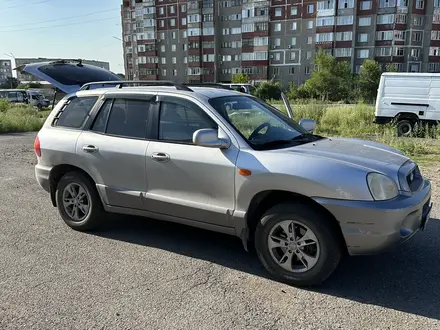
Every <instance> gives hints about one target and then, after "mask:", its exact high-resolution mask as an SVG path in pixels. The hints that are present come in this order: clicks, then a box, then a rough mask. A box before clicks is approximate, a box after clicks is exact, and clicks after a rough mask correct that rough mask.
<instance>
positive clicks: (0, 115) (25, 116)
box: [0, 100, 44, 133]
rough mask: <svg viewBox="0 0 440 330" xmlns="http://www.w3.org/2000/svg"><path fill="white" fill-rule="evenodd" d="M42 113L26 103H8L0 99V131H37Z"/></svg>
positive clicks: (41, 119)
mask: <svg viewBox="0 0 440 330" xmlns="http://www.w3.org/2000/svg"><path fill="white" fill-rule="evenodd" d="M43 119H44V115H42V114H39V113H38V112H37V111H36V110H35V109H33V108H32V107H30V106H27V105H10V104H8V103H7V102H5V101H3V100H1V101H0V133H15V132H30V131H38V130H39V129H40V128H41V126H42V125H43Z"/></svg>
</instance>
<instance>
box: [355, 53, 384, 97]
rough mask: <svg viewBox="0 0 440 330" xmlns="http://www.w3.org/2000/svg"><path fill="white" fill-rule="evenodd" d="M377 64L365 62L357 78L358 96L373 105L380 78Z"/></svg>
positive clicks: (372, 61) (371, 61)
mask: <svg viewBox="0 0 440 330" xmlns="http://www.w3.org/2000/svg"><path fill="white" fill-rule="evenodd" d="M381 74H382V73H381V70H380V66H379V63H377V62H376V61H374V60H365V61H364V62H363V63H362V67H361V71H360V72H359V77H358V87H359V94H360V96H361V97H362V98H363V99H364V101H366V102H371V103H373V102H374V100H375V99H376V96H377V88H378V87H379V81H380V76H381Z"/></svg>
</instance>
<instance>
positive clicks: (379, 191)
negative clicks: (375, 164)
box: [367, 172, 399, 201]
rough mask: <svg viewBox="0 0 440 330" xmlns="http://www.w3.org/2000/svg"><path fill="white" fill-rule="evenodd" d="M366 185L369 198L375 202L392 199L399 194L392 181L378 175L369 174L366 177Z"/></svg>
mask: <svg viewBox="0 0 440 330" xmlns="http://www.w3.org/2000/svg"><path fill="white" fill-rule="evenodd" d="M367 183H368V188H369V189H370V193H371V196H373V198H374V199H375V200H377V201H385V200H388V199H393V198H394V197H396V196H397V195H398V193H399V189H398V188H397V184H396V183H395V182H394V180H393V179H391V178H390V177H388V176H386V175H383V174H380V173H374V172H373V173H369V174H368V175H367Z"/></svg>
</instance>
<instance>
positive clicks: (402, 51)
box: [394, 47, 405, 56]
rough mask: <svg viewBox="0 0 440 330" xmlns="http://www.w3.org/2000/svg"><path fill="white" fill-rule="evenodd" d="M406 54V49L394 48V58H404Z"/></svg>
mask: <svg viewBox="0 0 440 330" xmlns="http://www.w3.org/2000/svg"><path fill="white" fill-rule="evenodd" d="M404 54H405V48H403V47H396V48H394V56H403V55H404Z"/></svg>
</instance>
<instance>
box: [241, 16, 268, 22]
mask: <svg viewBox="0 0 440 330" xmlns="http://www.w3.org/2000/svg"><path fill="white" fill-rule="evenodd" d="M268 21H269V15H262V16H254V17H242V24H247V23H260V22H268Z"/></svg>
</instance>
